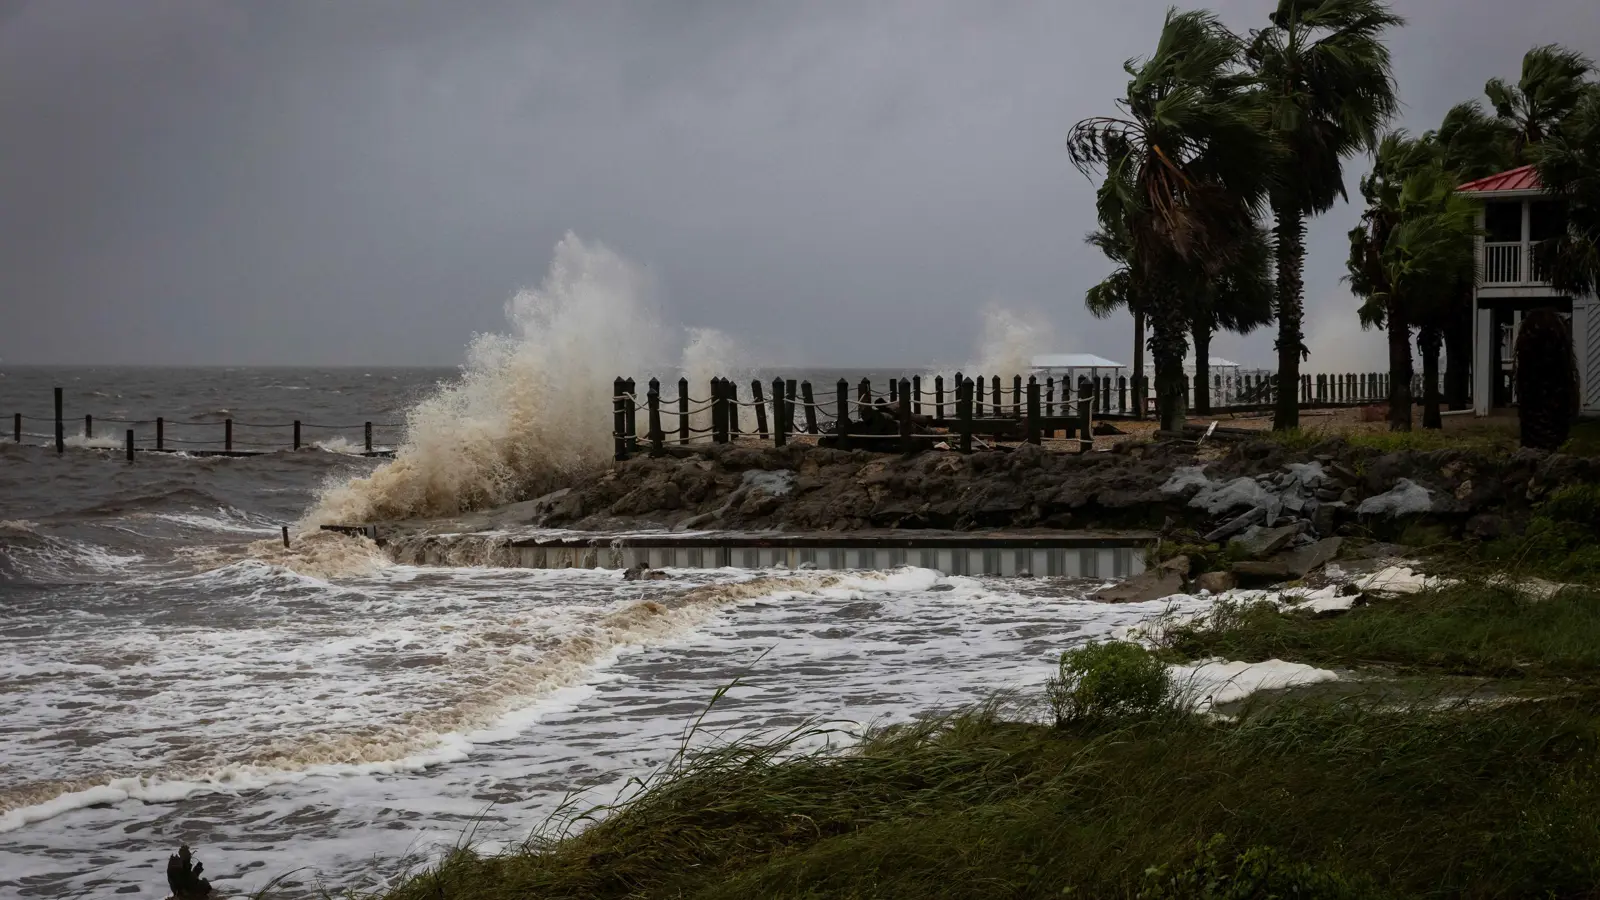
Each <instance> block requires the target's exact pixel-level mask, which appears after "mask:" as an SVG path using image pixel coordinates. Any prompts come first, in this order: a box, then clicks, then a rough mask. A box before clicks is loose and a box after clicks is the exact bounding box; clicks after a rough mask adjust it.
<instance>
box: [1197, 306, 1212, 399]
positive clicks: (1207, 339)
mask: <svg viewBox="0 0 1600 900" xmlns="http://www.w3.org/2000/svg"><path fill="white" fill-rule="evenodd" d="M1194 411H1195V412H1197V413H1199V414H1201V415H1203V416H1205V415H1210V414H1211V329H1209V328H1207V327H1206V326H1205V325H1203V324H1200V323H1196V324H1195V326H1194Z"/></svg>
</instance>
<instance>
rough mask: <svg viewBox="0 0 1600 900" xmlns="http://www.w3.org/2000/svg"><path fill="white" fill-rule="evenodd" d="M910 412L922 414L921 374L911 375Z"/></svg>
mask: <svg viewBox="0 0 1600 900" xmlns="http://www.w3.org/2000/svg"><path fill="white" fill-rule="evenodd" d="M911 413H912V415H917V416H920V415H922V376H921V375H913V376H911Z"/></svg>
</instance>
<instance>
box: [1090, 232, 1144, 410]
mask: <svg viewBox="0 0 1600 900" xmlns="http://www.w3.org/2000/svg"><path fill="white" fill-rule="evenodd" d="M1085 241H1086V242H1087V243H1088V244H1089V245H1091V246H1093V247H1098V248H1099V249H1100V252H1101V253H1104V254H1105V255H1106V258H1107V259H1109V260H1111V261H1112V262H1114V263H1116V264H1117V268H1116V269H1114V270H1113V271H1112V272H1111V274H1110V275H1107V276H1106V278H1105V280H1104V281H1101V282H1100V283H1099V284H1097V285H1095V286H1094V287H1091V288H1089V291H1088V293H1087V294H1085V295H1084V305H1085V306H1087V307H1088V308H1089V313H1090V314H1091V315H1093V316H1094V317H1095V318H1097V319H1104V318H1107V317H1109V316H1110V315H1111V314H1112V313H1114V312H1116V311H1117V310H1118V309H1121V308H1126V309H1127V310H1128V311H1129V312H1131V313H1133V383H1132V384H1131V385H1130V387H1131V393H1132V396H1133V414H1134V417H1135V418H1139V419H1142V418H1144V408H1145V397H1146V396H1147V391H1146V389H1145V387H1144V385H1145V380H1144V332H1145V327H1144V320H1145V314H1146V312H1147V310H1146V309H1145V306H1144V304H1142V303H1140V302H1138V301H1137V300H1136V299H1134V297H1133V274H1132V272H1130V271H1129V269H1128V238H1127V235H1126V234H1125V233H1118V234H1117V235H1112V234H1111V233H1109V232H1107V231H1104V230H1098V231H1093V232H1090V234H1089V236H1088V237H1087V238H1086V239H1085Z"/></svg>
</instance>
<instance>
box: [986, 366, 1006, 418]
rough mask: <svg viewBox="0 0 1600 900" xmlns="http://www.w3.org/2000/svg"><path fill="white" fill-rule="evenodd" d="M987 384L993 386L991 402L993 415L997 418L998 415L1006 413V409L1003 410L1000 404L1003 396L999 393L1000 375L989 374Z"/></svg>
mask: <svg viewBox="0 0 1600 900" xmlns="http://www.w3.org/2000/svg"><path fill="white" fill-rule="evenodd" d="M989 384H990V385H991V386H993V388H994V394H993V397H994V402H993V406H994V415H995V417H996V418H999V417H1000V416H1003V415H1005V414H1006V411H1005V409H1004V407H1002V406H1001V402H1002V401H1003V400H1004V399H1005V398H1004V397H1003V396H1002V395H1001V393H1000V376H999V375H991V376H989Z"/></svg>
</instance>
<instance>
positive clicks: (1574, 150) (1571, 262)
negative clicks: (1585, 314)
mask: <svg viewBox="0 0 1600 900" xmlns="http://www.w3.org/2000/svg"><path fill="white" fill-rule="evenodd" d="M1531 155H1532V156H1533V159H1534V163H1533V164H1534V168H1535V170H1536V171H1537V172H1538V173H1539V180H1540V182H1541V183H1542V184H1543V185H1544V189H1545V190H1546V191H1549V192H1550V193H1551V194H1554V195H1555V196H1556V197H1557V198H1559V199H1560V200H1562V201H1563V202H1564V205H1565V208H1566V219H1567V222H1566V229H1565V231H1564V233H1563V234H1561V235H1560V236H1559V237H1557V238H1556V239H1554V240H1552V241H1550V242H1548V243H1547V245H1545V246H1541V247H1540V248H1539V255H1540V262H1541V268H1543V270H1544V271H1546V272H1548V273H1549V278H1550V282H1551V284H1552V285H1554V286H1555V288H1556V289H1557V290H1560V291H1564V292H1567V293H1569V294H1573V295H1575V296H1580V297H1581V296H1584V295H1585V294H1592V293H1595V292H1596V290H1597V289H1600V84H1590V85H1589V86H1588V87H1587V88H1586V89H1585V90H1584V93H1583V95H1582V96H1581V97H1580V98H1579V100H1578V102H1577V103H1576V104H1575V105H1574V107H1573V108H1572V110H1571V111H1570V112H1569V114H1568V115H1567V116H1566V117H1565V118H1564V119H1563V120H1562V121H1561V122H1560V123H1559V124H1558V125H1557V126H1556V127H1555V128H1554V129H1553V130H1552V131H1551V132H1550V133H1549V135H1548V139H1547V140H1545V142H1544V143H1542V144H1539V145H1538V146H1536V147H1534V148H1533V150H1532V151H1531Z"/></svg>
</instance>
